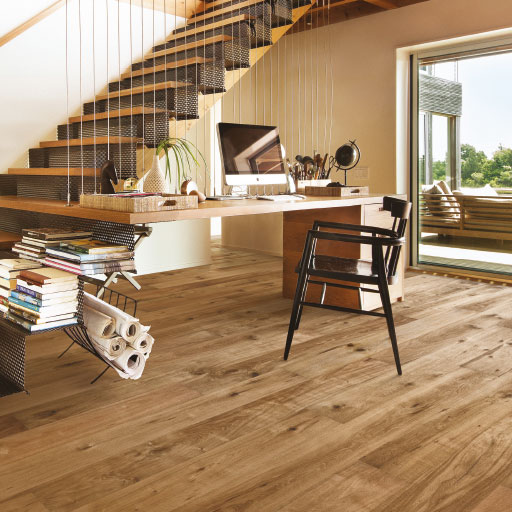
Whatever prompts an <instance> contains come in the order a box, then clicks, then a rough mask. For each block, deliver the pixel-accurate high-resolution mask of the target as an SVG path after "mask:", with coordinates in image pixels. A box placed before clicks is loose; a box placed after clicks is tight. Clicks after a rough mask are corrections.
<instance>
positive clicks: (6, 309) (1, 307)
mask: <svg viewBox="0 0 512 512" xmlns="http://www.w3.org/2000/svg"><path fill="white" fill-rule="evenodd" d="M0 311H1V312H2V313H7V312H8V311H9V308H8V307H7V306H5V305H4V304H0Z"/></svg>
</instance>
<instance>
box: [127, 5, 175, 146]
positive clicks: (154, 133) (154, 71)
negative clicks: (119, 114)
mask: <svg viewBox="0 0 512 512" xmlns="http://www.w3.org/2000/svg"><path fill="white" fill-rule="evenodd" d="M118 1H119V0H118ZM154 47H155V0H153V48H154ZM164 91H165V94H167V89H164ZM153 146H155V148H156V66H155V63H153Z"/></svg>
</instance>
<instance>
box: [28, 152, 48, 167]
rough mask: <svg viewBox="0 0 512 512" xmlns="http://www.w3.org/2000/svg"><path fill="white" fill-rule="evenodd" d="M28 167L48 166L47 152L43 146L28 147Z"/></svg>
mask: <svg viewBox="0 0 512 512" xmlns="http://www.w3.org/2000/svg"><path fill="white" fill-rule="evenodd" d="M28 166H29V167H48V153H47V152H46V149H45V148H30V149H29V150H28Z"/></svg>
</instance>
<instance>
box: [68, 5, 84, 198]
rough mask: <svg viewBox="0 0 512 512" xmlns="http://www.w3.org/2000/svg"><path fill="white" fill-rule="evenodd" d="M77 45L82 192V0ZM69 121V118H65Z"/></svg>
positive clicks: (79, 9) (79, 8)
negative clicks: (78, 53) (78, 54)
mask: <svg viewBox="0 0 512 512" xmlns="http://www.w3.org/2000/svg"><path fill="white" fill-rule="evenodd" d="M78 38H79V42H78V47H79V52H80V56H79V59H78V63H79V78H78V81H79V97H80V176H81V183H82V194H83V193H84V130H83V110H82V0H78ZM67 122H68V123H69V118H68V119H67Z"/></svg>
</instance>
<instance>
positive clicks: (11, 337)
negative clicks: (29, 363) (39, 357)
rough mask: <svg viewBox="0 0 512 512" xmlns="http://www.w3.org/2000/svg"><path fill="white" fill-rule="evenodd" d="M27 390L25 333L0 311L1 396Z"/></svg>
mask: <svg viewBox="0 0 512 512" xmlns="http://www.w3.org/2000/svg"><path fill="white" fill-rule="evenodd" d="M24 390H25V334H23V332H22V331H21V330H20V329H18V328H16V327H15V326H14V325H12V324H11V323H10V322H8V321H7V320H5V319H4V318H3V315H2V314H1V313H0V397H2V396H7V395H11V394H12V393H19V392H20V391H24Z"/></svg>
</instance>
